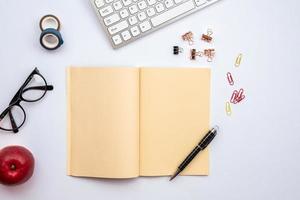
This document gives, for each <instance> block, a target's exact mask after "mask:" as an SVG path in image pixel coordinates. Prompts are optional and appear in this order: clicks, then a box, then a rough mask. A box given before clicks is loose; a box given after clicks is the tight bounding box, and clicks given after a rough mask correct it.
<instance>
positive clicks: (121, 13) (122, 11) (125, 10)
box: [120, 8, 129, 18]
mask: <svg viewBox="0 0 300 200" xmlns="http://www.w3.org/2000/svg"><path fill="white" fill-rule="evenodd" d="M120 15H121V17H122V18H125V17H128V15H129V13H128V11H127V9H126V8H125V9H123V10H121V11H120Z"/></svg>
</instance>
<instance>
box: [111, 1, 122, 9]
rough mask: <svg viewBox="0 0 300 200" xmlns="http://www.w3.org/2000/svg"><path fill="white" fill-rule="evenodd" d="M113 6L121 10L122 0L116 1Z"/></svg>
mask: <svg viewBox="0 0 300 200" xmlns="http://www.w3.org/2000/svg"><path fill="white" fill-rule="evenodd" d="M113 6H114V8H115V10H120V9H121V8H122V7H123V6H122V3H121V1H116V2H115V3H113Z"/></svg>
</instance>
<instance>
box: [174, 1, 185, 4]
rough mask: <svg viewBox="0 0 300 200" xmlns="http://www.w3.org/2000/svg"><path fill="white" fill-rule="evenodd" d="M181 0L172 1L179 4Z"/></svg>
mask: <svg viewBox="0 0 300 200" xmlns="http://www.w3.org/2000/svg"><path fill="white" fill-rule="evenodd" d="M182 1H183V0H174V2H175V3H176V4H179V3H181V2H182Z"/></svg>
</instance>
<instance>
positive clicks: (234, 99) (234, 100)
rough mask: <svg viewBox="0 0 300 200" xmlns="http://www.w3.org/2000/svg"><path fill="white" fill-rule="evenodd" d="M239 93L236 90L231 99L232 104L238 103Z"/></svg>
mask: <svg viewBox="0 0 300 200" xmlns="http://www.w3.org/2000/svg"><path fill="white" fill-rule="evenodd" d="M238 94H239V92H238V91H237V90H234V91H233V93H232V95H231V98H230V103H233V104H236V103H238V102H237V97H238Z"/></svg>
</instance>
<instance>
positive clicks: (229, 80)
mask: <svg viewBox="0 0 300 200" xmlns="http://www.w3.org/2000/svg"><path fill="white" fill-rule="evenodd" d="M227 80H228V83H229V85H234V81H233V78H232V75H231V73H230V72H227Z"/></svg>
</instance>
